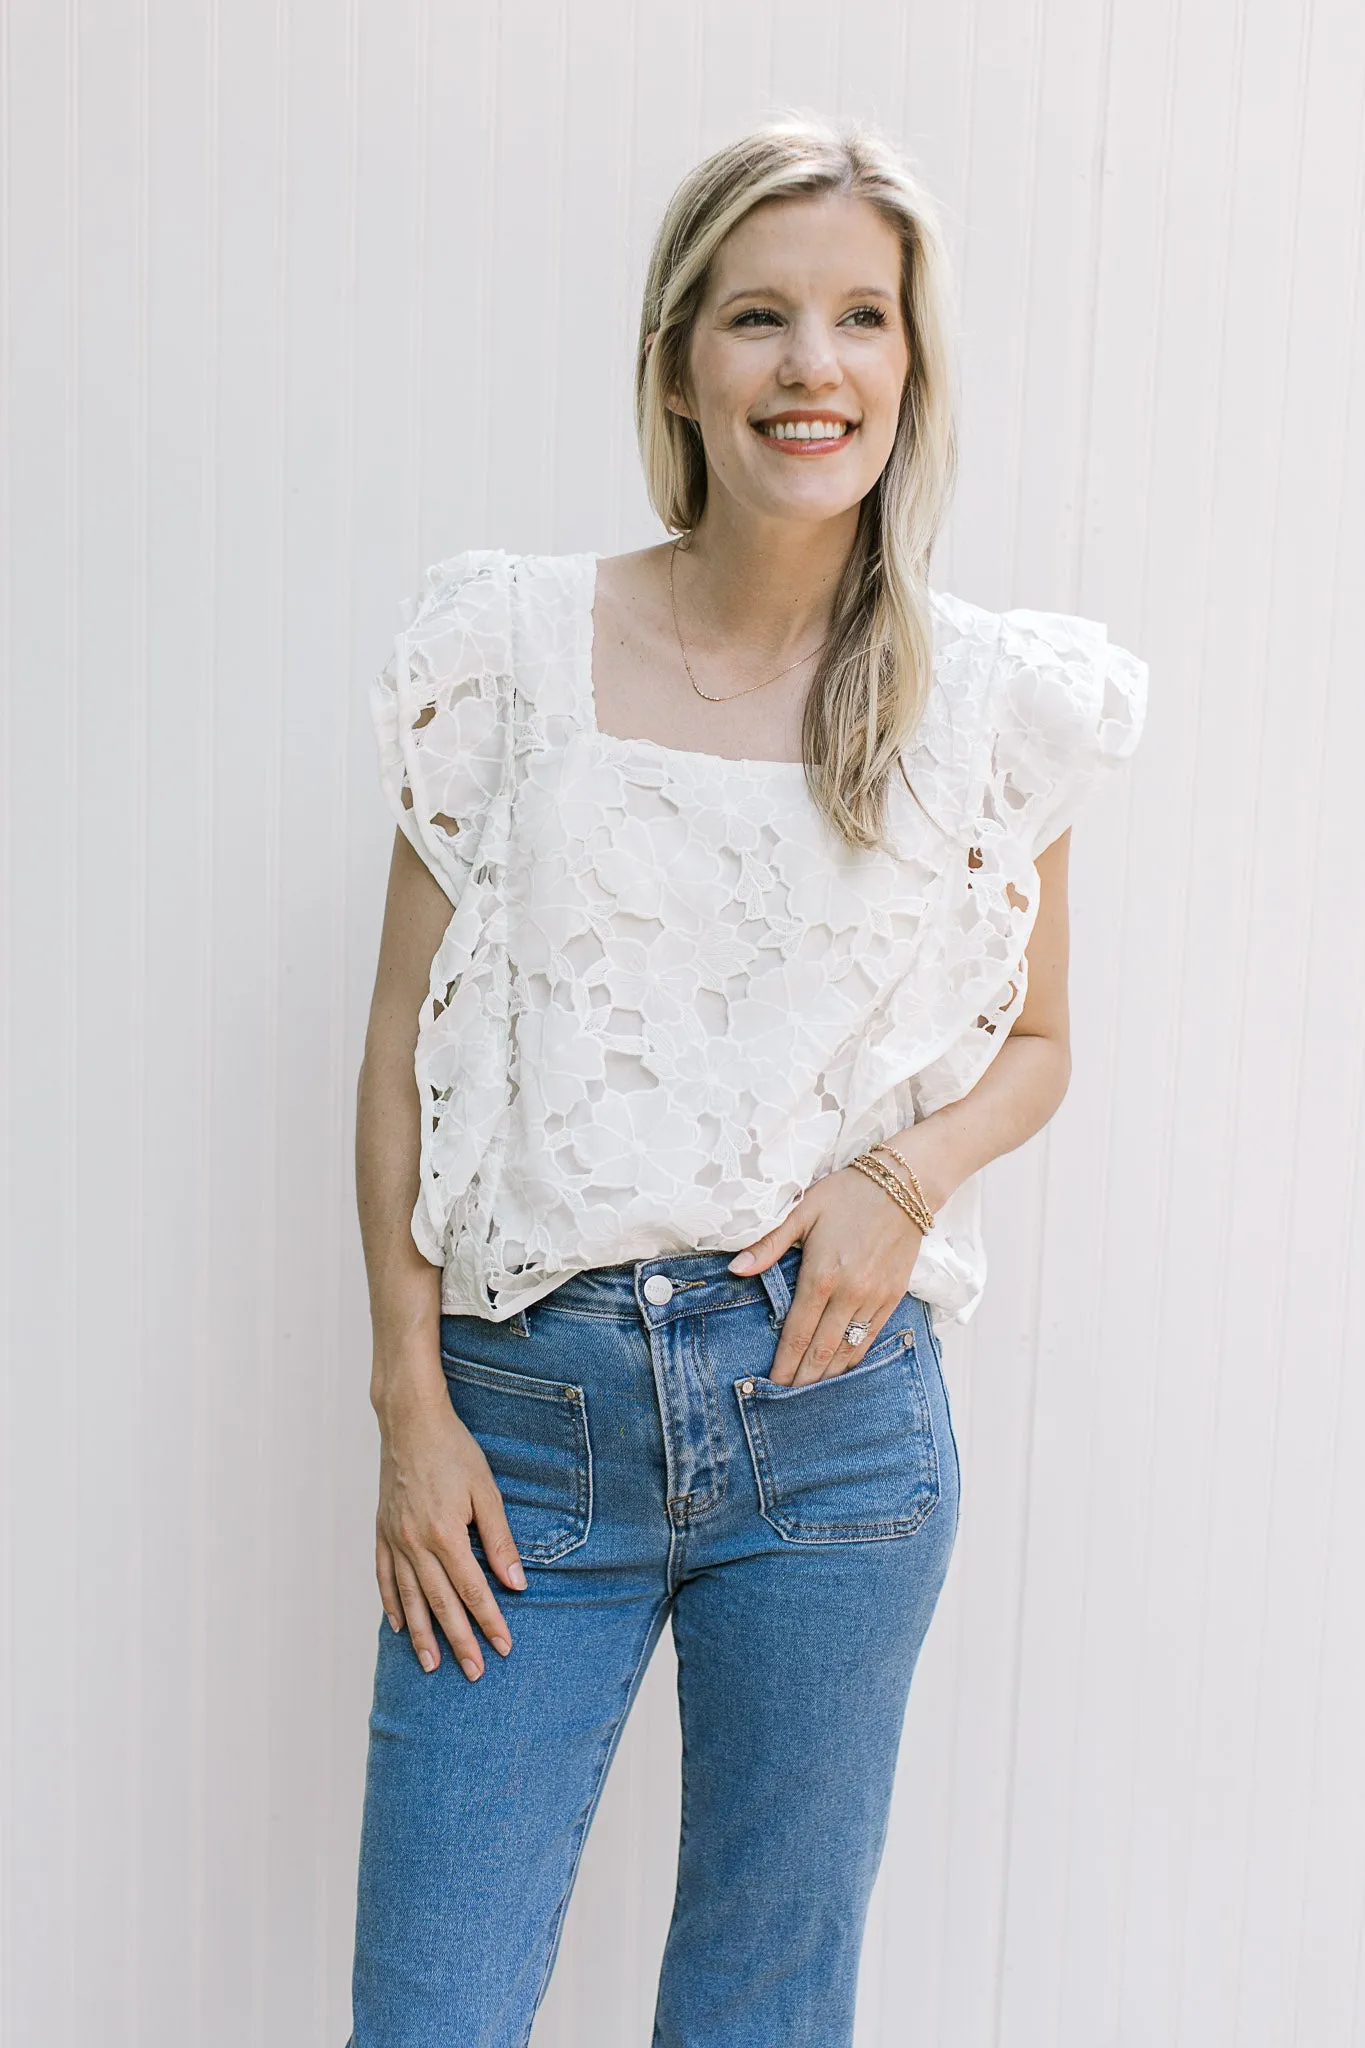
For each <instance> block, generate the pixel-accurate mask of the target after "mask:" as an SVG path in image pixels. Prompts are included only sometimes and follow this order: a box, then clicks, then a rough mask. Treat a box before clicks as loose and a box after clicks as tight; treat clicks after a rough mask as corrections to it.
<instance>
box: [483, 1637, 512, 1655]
mask: <svg viewBox="0 0 1365 2048" xmlns="http://www.w3.org/2000/svg"><path fill="white" fill-rule="evenodd" d="M488 1640H489V1642H490V1643H491V1644H492V1645H493V1648H494V1649H495V1650H496V1651H497V1653H498V1655H499V1656H500V1657H505V1656H506V1655H507V1653H508V1651H509V1650H510V1649H511V1647H512V1642H511V1638H510V1637H509V1636H490V1637H489V1638H488Z"/></svg>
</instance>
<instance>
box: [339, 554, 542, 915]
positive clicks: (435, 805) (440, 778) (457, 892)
mask: <svg viewBox="0 0 1365 2048" xmlns="http://www.w3.org/2000/svg"><path fill="white" fill-rule="evenodd" d="M508 570H509V564H508V558H507V556H506V555H505V554H504V553H502V552H501V551H500V550H489V549H478V550H471V551H470V552H468V553H465V554H460V555H453V556H451V557H450V559H449V560H447V561H443V562H436V563H434V564H432V566H431V567H430V568H428V569H427V571H426V573H425V576H424V578H423V582H422V587H421V589H420V590H419V591H418V592H417V594H416V595H415V596H414V597H412V598H410V599H409V600H408V601H407V602H406V603H405V604H404V605H403V606H402V607H401V622H400V625H399V629H398V632H397V633H396V635H395V637H394V648H393V653H392V654H391V655H390V657H389V659H388V661H387V662H386V663H385V665H384V668H383V669H382V670H381V672H380V673H379V675H378V676H376V677H375V679H374V681H373V683H372V684H371V686H370V713H371V717H372V719H373V722H374V730H375V738H376V741H377V743H378V748H379V774H380V782H381V785H382V787H383V790H384V794H385V796H386V797H387V799H388V802H389V806H390V808H391V809H392V811H393V813H394V816H395V818H396V820H397V822H398V826H399V828H400V830H401V831H402V833H403V835H404V837H405V838H406V839H407V840H408V842H409V844H410V845H411V846H412V847H413V849H414V851H415V852H416V853H417V854H419V855H420V857H421V859H422V860H423V861H424V862H425V864H426V866H427V867H428V869H429V870H430V872H431V873H432V874H433V875H434V876H435V878H436V880H437V881H438V882H439V883H440V885H441V887H442V888H443V889H444V890H445V893H446V895H447V896H448V897H449V898H450V900H451V902H452V903H458V902H459V900H460V897H461V895H462V894H463V891H464V886H465V883H466V881H467V879H468V876H469V873H470V870H471V869H472V867H473V866H474V864H475V861H476V859H477V856H478V849H479V846H480V843H481V840H482V837H483V831H484V827H485V824H486V822H487V820H488V817H489V812H490V807H491V805H492V800H493V798H494V796H495V795H496V793H497V791H498V789H499V787H500V785H501V783H502V779H503V776H504V773H505V770H506V766H507V761H508V757H509V750H510V737H511V711H512V635H511V620H510V608H509V596H508V588H509V574H508Z"/></svg>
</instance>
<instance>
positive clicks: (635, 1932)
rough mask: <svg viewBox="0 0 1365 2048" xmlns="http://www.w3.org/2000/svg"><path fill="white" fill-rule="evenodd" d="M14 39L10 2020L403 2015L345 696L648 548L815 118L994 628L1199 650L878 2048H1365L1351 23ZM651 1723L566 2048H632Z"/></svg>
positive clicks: (1118, 876)
mask: <svg viewBox="0 0 1365 2048" xmlns="http://www.w3.org/2000/svg"><path fill="white" fill-rule="evenodd" d="M4 61H5V64H6V67H7V69H6V81H7V82H6V87H5V108H4V113H5V133H6V137H7V142H6V153H5V158H4V177H5V195H4V199H5V219H6V227H7V241H6V254H5V263H6V279H5V282H6V287H7V299H8V313H7V324H6V327H5V330H4V336H5V340H4V346H5V350H6V354H7V371H8V376H7V385H6V388H7V391H8V412H7V416H6V425H7V432H8V441H9V464H8V478H7V495H6V498H5V517H6V529H5V537H6V546H5V550H4V555H3V560H4V578H5V582H4V587H3V591H0V596H3V599H4V607H5V616H6V622H7V623H6V631H7V636H8V655H9V660H10V664H11V674H12V685H11V689H10V692H9V694H8V697H7V740H8V757H7V758H8V787H7V805H6V821H7V826H8V836H7V859H8V870H7V874H8V882H7V891H8V893H7V904H8V910H9V915H8V918H7V922H6V938H5V944H6V948H7V969H8V973H9V976H10V979H11V987H12V991H13V1001H12V1004H11V1007H10V1014H9V1021H8V1026H7V1032H8V1035H7V1039H6V1042H5V1054H6V1056H7V1060H8V1071H9V1078H10V1085H9V1093H8V1098H7V1099H8V1130H7V1145H6V1153H7V1160H8V1165H9V1177H8V1201H9V1205H10V1208H9V1218H10V1230H9V1236H8V1243H9V1259H10V1266H9V1275H8V1277H9V1289H8V1299H9V1302H10V1311H9V1335H10V1339H11V1344H12V1353H13V1373H12V1380H11V1389H10V1394H9V1411H8V1412H9V1423H10V1464H9V1486H8V1495H7V1498H8V1502H9V1518H10V1531H11V1536H12V1539H13V1542H12V1556H13V1564H12V1568H11V1572H10V1575H9V1578H8V1581H7V1595H6V1598H7V1618H8V1624H9V1639H10V1647H11V1659H12V1668H13V1680H12V1686H11V1690H10V1694H9V1705H8V1721H7V1727H6V1736H7V1750H6V1755H7V1764H6V1769H7V1775H8V1799H9V1807H10V1818H9V1824H8V1828H7V1832H6V1841H7V1862H6V1866H5V1912H6V1926H7V1962H6V1971H5V1990H4V2006H3V2012H4V2029H3V2039H4V2043H5V2048H95V2044H96V2043H98V2044H99V2048H187V2044H192V2048H229V2044H230V2048H312V2044H318V2048H340V2044H341V2042H342V2041H343V2040H344V2038H345V2032H346V1994H347V1972H348V1966H349V1939H350V1924H351V1910H352V1886H353V1880H354V1854H355V1836H356V1825H357V1817H358V1802H359V1792H360V1774H361V1768H362V1762H363V1753H364V1719H365V1713H366V1708H367V1705H368V1688H369V1678H370V1658H371V1653H372V1643H373V1634H374V1628H375V1624H376V1620H377V1604H376V1596H375V1594H374V1591H373V1586H372V1580H371V1574H370V1527H371V1513H372V1498H373V1485H374V1472H375V1438H374V1431H373V1427H372V1421H371V1416H370V1412H369V1409H368V1406H367V1401H366V1393H365V1388H366V1377H367V1369H368V1353H367V1344H366V1335H367V1326H366V1318H365V1310H364V1298H363V1289H362V1281H361V1272H360V1265H359V1254H358V1243H357V1235H356V1230H355V1225H354V1221H353V1215H352V1197H351V1179H350V1163H349V1160H350V1116H351V1097H352V1089H353V1081H354V1074H355V1068H356V1062H357V1057H358V1052H359V1040H360V1032H361V1026H362V1019H363V1014H364V1006H365V1002H366V999H367V994H368V983H369V977H370V972H371V965H372V957H373V951H374V944H375V936H376V929H377V920H378V914H379V906H380V897H381V891H382V886H383V878H384V872H385V866H386V853H387V847H388V843H389V837H390V825H389V821H388V819H387V817H386V815H385V813H384V811H383V808H382V806H381V803H380V800H379V796H378V792H377V787H376V783H375V776H374V766H373V757H372V752H371V743H370V737H369V732H368V729H367V726H366V723H365V716H364V706H363V687H364V682H365V679H366V678H367V676H368V675H369V673H370V672H371V671H372V670H373V669H374V668H375V667H377V666H378V664H379V662H380V661H381V660H382V658H383V656H384V654H385V652H386V649H387V641H388V635H389V633H390V630H391V626H392V624H393V621H394V618H395V615H396V606H397V603H398V600H399V598H400V597H401V596H402V595H403V594H404V593H406V592H407V591H408V590H410V589H411V588H412V587H413V585H414V583H415V580H416V577H417V574H418V572H419V570H420V568H421V566H422V565H423V564H424V563H425V562H426V561H428V560H430V559H432V558H434V557H436V556H438V555H441V554H445V553H448V552H451V551H453V550H454V549H456V548H458V547H461V546H466V545H470V544H498V545H505V546H510V547H528V548H551V549H570V548H576V547H598V548H600V549H602V550H604V551H607V552H610V551H612V550H614V549H615V548H617V547H620V546H623V545H630V544H634V543H636V542H638V541H640V540H643V539H644V538H646V537H647V536H648V535H649V534H650V532H651V524H650V521H649V518H648V515H647V513H646V510H645V508H644V505H643V501H642V495H641V490H640V486H639V482H638V479H637V476H636V470H635V462H634V455H633V449H632V442H631V435H630V429H629V419H628V405H627V372H628V361H629V353H630V347H631V340H632V332H633V327H634V322H635V318H636V294H637V289H638V282H639V277H640V272H641V265H642V259H643V252H644V249H645V246H646V239H647V236H648V233H649V230H650V226H651V224H652V222H653V220H654V218H655V216H656V213H657V210H658V208H659V206H660V205H661V203H662V201H663V199H664V197H665V195H666V193H667V191H668V189H669V187H670V185H671V183H672V181H673V180H674V179H675V177H676V176H677V175H678V174H680V173H681V171H682V170H683V169H684V168H685V167H686V165H687V164H688V163H689V162H690V161H692V160H693V159H694V158H695V156H696V155H697V154H698V153H699V152H700V151H701V150H702V149H703V148H704V147H707V146H710V145H712V144H714V143H716V142H718V141H720V140H722V139H724V138H727V137H729V136H730V135H732V134H734V133H736V132H738V131H739V130H740V129H741V128H742V127H743V126H745V125H747V124H749V123H750V122H752V121H753V120H754V119H755V118H756V117H758V116H760V115H762V114H763V113H764V112H765V111H767V110H769V109H770V108H772V107H774V106H776V105H778V104H781V103H782V102H784V101H788V100H794V101H798V102H804V103H806V104H808V105H813V106H816V107H818V108H821V109H824V110H828V111H831V112H835V113H854V112H856V113H862V114H873V115H875V116H878V117H880V119H881V120H882V121H883V122H884V123H885V125H886V126H887V127H888V129H889V130H890V131H891V133H892V134H893V135H895V136H897V137H900V138H902V139H903V140H904V141H905V142H906V143H907V144H909V145H910V146H911V147H912V148H913V149H914V150H915V151H916V153H917V154H918V155H919V157H920V159H921V161H922V164H923V167H924V170H925V174H926V176H927V178H928V180H929V182H930V183H931V185H932V186H933V187H934V188H935V189H936V190H937V191H938V192H939V193H940V194H941V196H942V198H943V201H944V203H945V205H946V207H947V210H948V213H949V217H950V225H951V232H952V238H953V242H954V245H955V247H956V249H957V251H958V253H959V256H960V260H961V268H962V332H963V400H964V454H965V462H964V476H963V483H962V488H961V492H960V497H959V502H958V509H957V515H956V520H955V524H954V527H953V531H952V535H951V537H950V541H949V544H948V545H947V546H946V547H945V549H944V551H943V554H942V556H941V558H940V566H939V580H940V582H942V583H943V584H944V585H945V586H947V587H950V588H955V589H957V590H958V591H960V592H961V593H962V594H964V595H966V596H970V597H973V598H976V599H978V600H980V601H983V602H985V603H987V604H994V605H999V604H1005V603H1027V604H1032V605H1037V606H1054V607H1060V608H1065V609H1074V610H1081V611H1084V612H1086V613H1088V614H1090V615H1092V616H1095V617H1098V618H1101V619H1104V620H1106V621H1107V622H1108V623H1109V625H1110V628H1111V631H1112V632H1113V633H1114V635H1115V637H1117V638H1119V639H1120V640H1123V641H1125V642H1126V643H1127V644H1129V645H1131V646H1134V647H1136V648H1138V649H1139V650H1140V651H1141V652H1142V653H1144V654H1145V655H1146V656H1147V657H1148V658H1149V660H1150V662H1151V665H1152V709H1151V716H1150V723H1149V728H1148V733H1147V737H1146V738H1145V740H1144V743H1143V746H1142V749H1141V750H1140V754H1139V757H1138V758H1137V759H1136V761H1135V763H1134V765H1133V768H1132V770H1131V771H1130V772H1129V773H1128V775H1127V776H1126V777H1125V779H1124V781H1123V785H1122V787H1121V789H1118V790H1117V791H1116V794H1115V797H1114V801H1113V803H1112V806H1110V807H1105V806H1103V805H1101V806H1100V807H1099V808H1098V809H1097V810H1096V811H1093V812H1092V813H1090V814H1089V815H1088V816H1087V818H1086V819H1085V820H1084V821H1083V822H1082V824H1081V825H1080V826H1079V827H1078V828H1077V832H1076V835H1075V842H1076V843H1075V853H1074V868H1075V874H1076V881H1075V896H1076V905H1075V952H1076V966H1075V1021H1076V1039H1077V1060H1076V1073H1075V1080H1074V1083H1073V1087H1072V1091H1071V1094H1070V1096H1069V1098H1068V1100H1067V1102H1066V1104H1065V1106H1064V1107H1063V1109H1062V1111H1061V1113H1060V1115H1059V1116H1058V1118H1057V1119H1056V1121H1055V1123H1054V1125H1053V1126H1052V1128H1051V1129H1050V1131H1049V1132H1048V1133H1047V1134H1046V1135H1045V1137H1044V1138H1043V1139H1041V1140H1039V1141H1037V1142H1036V1143H1034V1144H1032V1145H1030V1146H1029V1147H1027V1148H1026V1149H1025V1150H1024V1151H1023V1152H1022V1153H1020V1154H1017V1155H1015V1156H1014V1157H1012V1158H1010V1159H1009V1160H1007V1161H1004V1162H1002V1163H1001V1164H1000V1166H999V1167H998V1168H997V1169H995V1170H994V1171H993V1176H992V1186H991V1196H990V1207H991V1217H992V1222H993V1234H992V1246H993V1273H992V1280H991V1285H990V1289H989V1291H988V1298H987V1301H986V1303H985V1305H984V1306H983V1308H982V1310H981V1313H980V1315H979V1316H978V1318H977V1320H976V1322H975V1323H974V1324H973V1326H972V1327H971V1330H970V1332H969V1333H966V1334H965V1335H964V1337H963V1340H962V1341H960V1342H957V1343H955V1344H954V1345H953V1347H952V1356H951V1360H950V1364H951V1379H952V1389H953V1393H954V1397H955V1402H956V1414H957V1421H958V1427H959V1434H960V1438H961V1442H962V1450H963V1458H964V1463H965V1467H966V1484H967V1494H966V1501H965V1511H964V1521H963V1527H962V1535H961V1541H960V1549H959V1552H958V1555H957V1557H956V1559H955V1563H954V1567H953V1572H952V1576H951V1580H950V1584H949V1588H948V1591H947V1593H946V1595H945V1598H944V1601H943V1605H942V1607H941V1610H940V1613H939V1616H938V1618H937V1620H936V1622H935V1626H934V1629H933V1632H932V1635H931V1640H930V1644H929V1647H928V1649H927V1651H926V1655H925V1660H924V1663H923V1665H922V1669H921V1676H920V1679H919V1681H918V1685H917V1691H916V1696H915V1699H914V1702H913V1704H912V1709H911V1715H910V1723H909V1727H908V1733H907V1744H906V1751H905V1758H904V1768H903V1770H902V1773H901V1781H900V1791H899V1794H898V1809H897V1813H896V1816H895V1821H894V1825H893V1830H892V1836H891V1841H890V1845H889V1848H888V1851H887V1857H886V1863H885V1868H884V1874H883V1882H882V1884H881V1886H880V1888H879V1893H878V1900H877V1905H876V1910H875V1916H874V1923H873V1926H872V1930H871V1934H870V1937H869V1944H868V1950H867V1960H866V1969H865V1976H864V1998H863V2008H862V2016H861V2020H860V2032H859V2048H874V2044H876V2048H892V2044H895V2048H912V2044H913V2048H931V2044H932V2048H1360V2044H1361V2043H1362V2042H1365V1995H1363V1989H1362V1942H1361V1924H1362V1909H1363V1908H1365V1745H1362V1743H1361V1741H1360V1739H1359V1734H1360V1729H1361V1727H1362V1726H1365V1650H1363V1649H1362V1642H1361V1613H1362V1593H1363V1592H1365V1587H1362V1577H1363V1576H1365V1569H1363V1566H1362V1558H1363V1556H1365V1489H1362V1488H1361V1486H1360V1482H1359V1473H1360V1470H1361V1467H1362V1462H1363V1461H1365V1375H1362V1372H1361V1365H1362V1359H1365V1293H1363V1292H1362V1279H1363V1278H1365V1268H1363V1267H1362V1258H1361V1249H1362V1244H1361V1240H1362V1232H1365V1206H1363V1205H1362V1203H1361V1201H1360V1199H1359V1195H1360V1188H1359V1159H1360V1149H1361V1124H1360V1100H1361V1079H1362V1010H1363V1009H1365V919H1362V916H1361V908H1360V893H1361V884H1360V859H1359V841H1358V829H1359V826H1358V820H1359V816H1360V805H1359V797H1358V777H1359V771H1360V764H1361V760H1362V757H1363V756H1365V731H1363V730H1362V727H1363V726H1365V693H1363V692H1362V668H1361V661H1360V655H1359V634H1360V623H1359V622H1360V569H1361V561H1362V542H1365V460H1363V459H1362V457H1363V454H1365V450H1363V449H1362V433H1363V431H1365V382H1363V381H1362V376H1361V369H1362V335H1361V324H1360V319H1359V302H1360V288H1361V179H1362V154H1361V152H1362V125H1361V118H1360V117H1361V110H1362V92H1363V90H1365V16H1362V14H1361V11H1360V9H1359V8H1358V6H1357V5H1355V4H1354V0H1314V4H1312V5H1311V6H1310V5H1308V4H1307V0H1304V4H1302V5H1300V4H1296V0H1183V4H1178V0H975V4H968V0H963V4H961V5H950V6H944V5H943V4H941V0H914V4H913V5H911V6H907V7H896V6H892V5H877V4H873V0H847V4H845V5H844V6H843V7H842V8H839V9H835V8H831V7H830V6H829V5H828V4H825V5H816V4H812V0H791V4H788V5H787V6H785V7H783V8H781V9H777V8H775V7H773V6H770V5H766V4H759V0H728V4H726V5H720V4H708V5H706V6H704V7H703V6H688V5H683V6H679V7H675V8H671V9H665V8H663V7H654V6H647V5H644V4H643V0H592V4H588V0H579V4H575V5H574V6H573V7H572V8H571V9H570V11H569V13H568V15H567V17H566V15H565V13H564V11H563V10H562V9H561V8H556V7H554V6H552V5H548V4H547V5H531V4H528V0H502V4H497V5H494V4H487V0H483V4H478V5H476V4H473V0H382V4H381V0H349V4H342V0H230V4H228V0H102V4H100V5H98V6H96V5H93V4H90V0H65V4H58V0H13V4H12V7H11V10H10V15H9V20H8V26H7V33H6V44H5V51H4ZM668 1679H669V1673H668V1669H667V1666H666V1663H665V1662H664V1659H663V1657H662V1655H661V1658H660V1662H659V1664H658V1665H657V1667H656V1669H655V1672H654V1674H653V1677H652V1679H651V1682H650V1686H649V1689H648V1691H647V1693H646V1695H645V1697H644V1699H643V1701H642V1702H641V1706H640V1709H639V1713H638V1716H637V1719H636V1722H635V1723H634V1725H633V1727H632V1730H631V1732H630V1735H629V1738H628V1741H627V1744H626V1747H625V1750H624V1751H623V1753H622V1756H621V1758H620V1760H619V1765H618V1770H617V1773H616V1776H615V1779H614V1781H613V1783H612V1785H611V1787H610V1790H609V1794H608V1799H607V1804H606V1807H605V1809H604V1811H603V1814H602V1817H601V1823H600V1826H599V1830H598V1833H597V1835H596V1837H595V1839H594V1842H593V1844H592V1849H591V1853H590V1856H589V1859H588V1863H587V1867H586V1869H585V1872H584V1875H583V1879H582V1883H581V1887H580V1892H579V1896H578V1898H577V1900H576V1902H575V1908H574V1913H573V1916H572V1924H571V1928H570V1932H569V1935H568V1937H567V1941H566V1948H565V1952H564V1956H563V1961H562V1967H561V1970H560V1974H559V1978H558V1980H557V1982H556V1985H555V1987H554V1990H553V1992H552V1996H551V2000H550V2003H549V2006H548V2007H547V2010H546V2012H545V2014H544V2016H543V2019H542V2022H541V2024H540V2026H539V2028H538V2030H537V2042H538V2044H540V2048H569V2044H571V2043H572V2044H580V2048H589V2044H591V2048H635V2044H643V2043H644V2042H645V2041H646V2039H647V2034H648V2028H647V2016H648V2011H649V2005H650V1997H651V1991H652V1973H653V1967H654V1963H655V1960H656V1955H657V1949H658V1944H659V1941H660V1939H661V1936H662V1925H663V1919H664V1916H665V1914H666V1910H667V1904H668V1887H669V1879H670V1874H671V1864H672V1857H673V1840H672V1836H671V1832H670V1830H671V1824H672V1820H673V1817H674V1813H675V1794H674V1791H673V1787H672V1782H671V1771H672V1765H673V1758H674V1754H675V1741H676V1737H675V1733H674V1730H673V1727H672V1723H671V1718H670V1713H669V1701H668ZM851 1739H856V1736H854V1737H852V1738H851ZM623 1930H624V1933H623Z"/></svg>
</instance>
